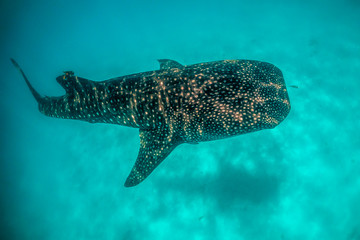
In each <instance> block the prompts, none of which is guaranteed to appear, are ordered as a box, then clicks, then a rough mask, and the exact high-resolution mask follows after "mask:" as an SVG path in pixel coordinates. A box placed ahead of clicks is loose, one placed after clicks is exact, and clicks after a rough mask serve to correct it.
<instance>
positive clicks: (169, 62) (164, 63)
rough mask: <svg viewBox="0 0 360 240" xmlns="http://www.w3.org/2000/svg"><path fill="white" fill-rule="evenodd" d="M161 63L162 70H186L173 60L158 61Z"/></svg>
mask: <svg viewBox="0 0 360 240" xmlns="http://www.w3.org/2000/svg"><path fill="white" fill-rule="evenodd" d="M158 61H159V63H160V70H165V69H171V68H180V69H182V68H184V66H183V65H182V64H180V63H178V62H177V61H174V60H171V59H158Z"/></svg>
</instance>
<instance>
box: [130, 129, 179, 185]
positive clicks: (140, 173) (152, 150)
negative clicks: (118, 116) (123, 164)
mask: <svg viewBox="0 0 360 240" xmlns="http://www.w3.org/2000/svg"><path fill="white" fill-rule="evenodd" d="M139 134H140V150H139V155H138V157H137V159H136V162H135V165H134V167H133V168H132V170H131V172H130V175H129V176H128V178H127V179H126V182H125V184H124V185H125V187H132V186H135V185H138V184H139V183H140V182H142V181H143V180H144V179H145V178H146V177H147V176H149V175H150V173H151V172H152V171H153V170H154V169H155V168H156V167H157V166H158V165H159V164H160V163H161V162H162V161H163V160H164V159H165V158H166V157H167V156H168V155H169V154H170V153H171V152H172V150H174V149H175V148H176V146H178V145H179V144H181V143H182V142H181V141H180V140H179V139H178V138H177V137H176V136H174V135H173V133H171V132H170V130H169V128H165V129H154V130H143V129H140V131H139Z"/></svg>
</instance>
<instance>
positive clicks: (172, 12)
mask: <svg viewBox="0 0 360 240" xmlns="http://www.w3.org/2000/svg"><path fill="white" fill-rule="evenodd" d="M0 20H1V21H0V24H1V25H0V26H1V28H0V31H1V35H0V37H1V38H0V41H1V44H0V47H1V51H0V55H1V58H0V66H1V80H0V81H1V87H0V94H1V105H0V107H1V109H0V111H1V124H0V130H1V145H0V146H1V155H0V157H1V159H0V187H1V189H0V190H1V192H0V194H1V201H0V239H51V240H52V239H133V240H138V239H160V240H161V239H175V240H176V239H196V240H202V239H281V240H284V239H302V240H303V239H336V240H338V239H344V240H356V239H357V240H358V239H360V204H359V203H360V147H359V146H360V132H359V128H360V121H359V119H360V111H359V109H360V108H359V105H360V103H359V99H360V98H359V96H360V74H359V69H360V31H359V29H360V2H359V1H356V0H345V1H340V0H330V1H320V0H314V1H307V0H305V1H304V0H303V1H284V0H283V1H264V0H262V1H261V0H260V1H235V0H233V1H232V0H223V1H217V0H209V1H188V0H184V1H164V0H162V1H156V0H155V1H136V0H133V1H130V0H126V1H124V0H122V1H102V2H100V1H69V0H65V1H57V0H56V1H45V0H34V1H22V0H15V1H13V0H12V1H10V0H3V1H1V2H0ZM10 57H12V58H14V59H16V60H17V61H18V62H19V64H20V65H21V66H22V68H23V70H24V71H25V73H26V74H27V75H28V77H29V79H30V80H31V82H32V84H33V85H34V87H35V88H36V89H37V90H38V91H39V92H40V93H42V94H45V95H50V96H56V95H62V94H63V93H64V92H63V89H62V88H61V87H60V86H59V85H58V83H57V82H56V81H55V77H57V76H58V75H60V74H62V71H63V70H73V71H74V72H75V73H76V74H77V75H78V76H82V77H85V78H89V79H94V80H103V79H108V78H111V77H117V76H121V75H126V74H131V73H136V72H143V71H149V70H153V69H158V68H159V66H158V63H157V61H156V59H161V58H170V59H174V60H177V61H179V62H180V63H183V64H194V63H199V62H207V61H214V60H222V59H254V60H261V61H267V62H271V63H273V64H275V65H276V66H278V67H279V68H280V69H281V70H282V71H283V74H284V77H285V80H286V82H287V84H288V85H296V86H297V87H298V88H289V89H288V90H289V95H290V99H291V104H292V110H291V112H290V115H289V116H288V117H287V119H286V120H285V121H284V122H283V123H282V124H281V125H279V126H278V127H277V128H275V129H273V130H265V131H260V132H256V133H252V134H247V135H242V136H238V137H234V138H230V139H225V140H219V141H214V142H207V143H201V144H199V145H189V144H188V145H181V146H180V147H178V148H177V149H175V151H174V152H173V153H172V154H171V155H170V156H169V157H168V158H167V159H166V160H165V161H164V162H163V163H162V164H161V165H160V166H159V167H158V169H156V170H155V171H154V173H153V174H152V175H151V176H150V177H149V178H148V179H146V180H145V181H144V182H143V183H141V184H140V185H138V186H136V187H133V188H124V187H123V183H124V181H125V179H126V177H127V175H128V173H129V171H130V169H131V167H132V165H133V164H134V161H135V159H136V156H137V153H138V146H139V137H138V130H137V129H131V128H126V127H121V126H116V125H106V124H89V123H86V122H80V121H71V120H61V119H55V118H49V117H46V116H44V115H41V114H40V113H39V111H38V109H37V104H36V102H35V100H34V99H33V97H32V95H31V93H30V91H29V90H28V89H27V86H26V84H25V82H24V80H23V79H22V77H21V76H20V74H19V72H18V71H17V70H16V69H15V68H14V67H13V66H12V64H11V62H10V60H9V58H10Z"/></svg>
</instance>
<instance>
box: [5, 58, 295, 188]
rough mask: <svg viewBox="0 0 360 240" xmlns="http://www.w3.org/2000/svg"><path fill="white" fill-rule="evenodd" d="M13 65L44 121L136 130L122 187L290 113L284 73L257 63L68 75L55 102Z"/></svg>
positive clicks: (166, 65)
mask: <svg viewBox="0 0 360 240" xmlns="http://www.w3.org/2000/svg"><path fill="white" fill-rule="evenodd" d="M11 61H12V63H13V64H14V66H15V67H16V68H17V69H18V70H19V71H20V73H21V74H22V76H23V78H24V79H25V82H26V84H27V86H28V87H29V89H30V91H31V93H32V95H33V96H34V98H35V99H36V101H37V103H38V106H39V111H40V112H41V113H43V114H45V115H46V116H50V117H55V118H63V119H76V120H82V121H87V122H90V123H108V124H117V125H123V126H128V127H133V128H139V135H140V150H139V153H138V157H137V159H136V161H135V165H134V166H133V168H132V169H131V172H130V174H129V176H128V178H127V179H126V181H125V184H124V185H125V187H132V186H135V185H137V184H139V183H140V182H142V181H143V180H144V179H145V178H147V177H148V176H149V175H150V173H151V172H153V170H154V169H155V168H156V167H157V166H158V165H159V164H160V163H161V162H162V161H163V160H164V159H165V158H166V157H167V156H168V155H169V154H170V153H171V152H172V151H173V150H174V149H175V148H176V147H177V146H178V145H180V144H183V143H189V144H198V143H199V142H206V141H213V140H218V139H223V138H228V137H233V136H236V135H240V134H245V133H250V132H254V131H259V130H263V129H272V128H274V127H276V126H277V125H279V124H280V123H281V122H282V121H283V120H284V119H285V118H286V116H287V115H288V114H289V112H290V109H291V106H290V100H289V96H288V93H287V89H286V85H285V81H284V77H283V74H282V72H281V70H280V69H279V68H277V67H276V66H274V65H273V64H271V63H267V62H262V61H255V60H222V61H214V62H204V63H198V64H193V65H182V64H180V63H178V62H176V61H174V60H170V59H160V60H158V61H159V63H160V69H159V70H154V71H147V72H142V73H136V74H131V75H125V76H121V77H116V78H112V79H109V80H105V81H93V80H89V79H85V78H82V77H78V76H76V75H75V74H74V72H73V71H65V72H64V74H62V75H60V76H59V77H57V78H56V80H57V82H58V83H59V84H60V85H61V86H62V87H63V88H64V89H65V91H66V93H65V95H63V96H57V97H49V96H42V95H40V94H39V93H38V92H37V91H36V90H35V89H34V88H33V86H32V85H31V83H30V82H29V80H28V78H27V77H26V75H25V74H24V72H23V70H22V69H21V68H20V66H19V64H18V63H17V62H16V61H15V60H13V59H11Z"/></svg>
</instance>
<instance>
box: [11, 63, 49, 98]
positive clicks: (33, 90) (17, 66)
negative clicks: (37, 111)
mask: <svg viewBox="0 0 360 240" xmlns="http://www.w3.org/2000/svg"><path fill="white" fill-rule="evenodd" d="M10 60H11V62H12V63H13V64H14V66H15V67H16V68H17V69H18V70H19V71H20V73H21V74H22V76H23V77H24V79H25V82H26V84H27V85H28V87H29V89H30V91H31V93H32V95H33V96H34V97H35V99H36V101H37V102H40V101H41V99H42V97H41V95H40V94H39V93H38V92H37V91H36V90H35V89H34V88H33V86H32V85H31V84H30V82H29V80H28V79H27V77H26V75H25V73H24V72H23V70H22V69H21V68H20V66H19V64H18V63H17V62H16V61H15V60H14V59H12V58H10Z"/></svg>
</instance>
